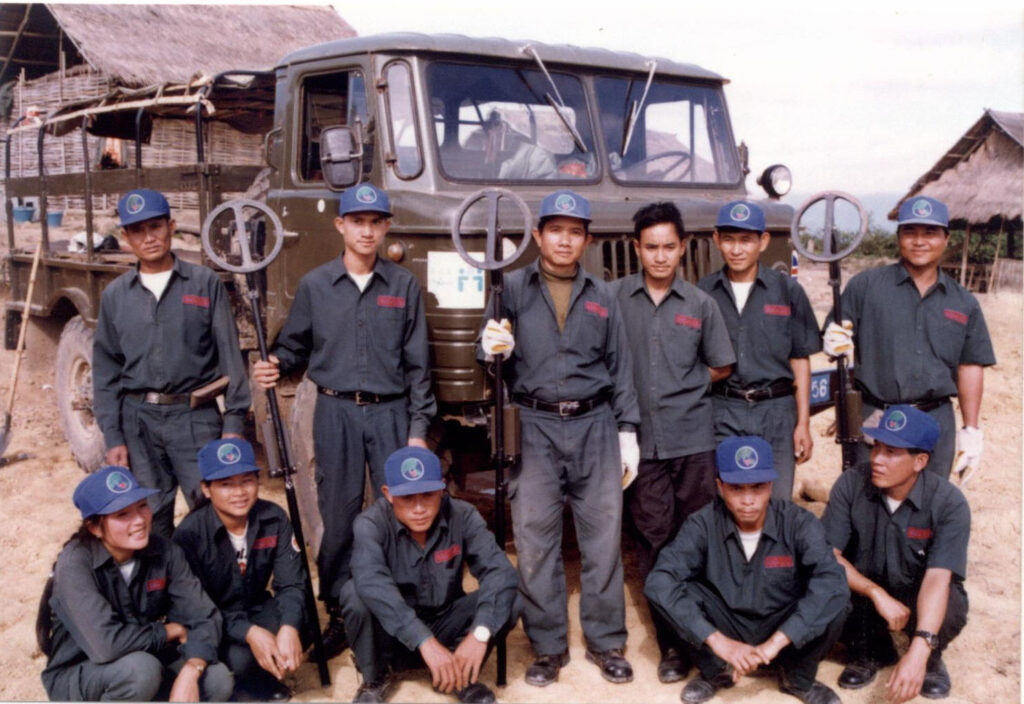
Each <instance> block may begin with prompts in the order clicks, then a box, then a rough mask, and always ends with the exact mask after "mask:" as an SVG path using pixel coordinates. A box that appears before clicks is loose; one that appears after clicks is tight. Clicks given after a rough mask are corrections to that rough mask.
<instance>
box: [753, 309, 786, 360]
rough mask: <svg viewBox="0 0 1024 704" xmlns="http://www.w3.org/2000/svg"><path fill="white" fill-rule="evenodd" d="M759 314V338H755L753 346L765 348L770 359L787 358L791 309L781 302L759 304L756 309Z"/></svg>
mask: <svg viewBox="0 0 1024 704" xmlns="http://www.w3.org/2000/svg"><path fill="white" fill-rule="evenodd" d="M758 312H759V313H760V316H761V325H760V327H761V334H762V337H761V339H760V340H755V341H754V344H755V346H757V347H759V348H762V347H763V348H765V349H767V351H768V353H769V355H770V356H771V358H772V359H774V360H777V361H779V362H782V361H785V360H788V359H789V353H790V350H792V349H793V343H792V325H793V314H792V309H791V308H790V307H789V306H788V305H785V304H782V303H764V304H761V310H760V311H758Z"/></svg>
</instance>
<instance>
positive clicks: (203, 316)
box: [168, 293, 213, 352]
mask: <svg viewBox="0 0 1024 704" xmlns="http://www.w3.org/2000/svg"><path fill="white" fill-rule="evenodd" d="M180 303H181V310H182V328H184V329H183V331H182V333H183V335H184V338H185V342H186V344H187V346H188V348H189V349H190V350H194V351H196V352H204V351H206V350H208V349H209V348H210V347H211V346H212V345H213V330H212V327H213V322H212V321H213V318H212V311H211V308H210V306H211V305H212V302H211V301H210V297H209V296H203V295H200V294H195V293H186V294H184V295H182V297H181V301H180ZM168 332H170V333H171V334H172V335H178V334H180V333H179V331H176V330H175V331H168Z"/></svg>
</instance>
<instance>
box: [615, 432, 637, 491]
mask: <svg viewBox="0 0 1024 704" xmlns="http://www.w3.org/2000/svg"><path fill="white" fill-rule="evenodd" d="M619 454H620V455H621V456H622V490H623V491H625V490H626V489H627V488H628V487H629V485H630V484H632V483H633V480H634V479H636V475H637V471H638V470H639V469H640V446H639V445H637V443H636V433H634V432H630V431H620V432H619Z"/></svg>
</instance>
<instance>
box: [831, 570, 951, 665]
mask: <svg viewBox="0 0 1024 704" xmlns="http://www.w3.org/2000/svg"><path fill="white" fill-rule="evenodd" d="M890 594H892V596H893V597H895V598H896V599H898V600H899V601H901V602H903V603H904V604H906V605H907V607H909V608H910V618H909V619H907V626H906V628H904V629H903V630H904V632H906V634H907V635H908V636H913V633H914V631H916V630H917V594H912V593H908V594H898V593H892V592H890ZM850 602H851V604H852V605H853V610H852V611H851V612H850V616H849V618H847V619H846V626H845V627H844V628H843V635H842V637H841V638H840V642H841V643H842V644H843V645H845V646H846V654H847V659H848V660H849V661H850V662H853V661H854V660H874V661H876V662H881V663H884V662H892V661H893V660H895V658H896V650H895V647H894V646H893V641H892V635H891V634H890V633H889V628H888V626H887V625H886V623H885V620H884V619H883V618H882V617H881V616H879V615H878V612H877V611H875V607H874V605H873V604H872V603H871V600H870V599H868V598H867V597H863V596H860V595H859V594H853V595H852V597H851V599H850ZM966 624H967V592H966V591H964V585H963V583H962V582H959V581H954V582H952V583H951V584H950V585H949V601H948V602H947V603H946V617H945V618H944V619H943V621H942V627H941V628H940V629H939V632H938V633H937V634H936V635H938V637H939V646H938V647H937V648H936V649H935V650H934V651H933V655H934V656H936V657H937V656H939V655H941V654H942V651H943V650H945V649H946V646H948V645H949V644H950V642H951V641H952V640H953V639H954V638H956V637H957V635H958V634H959V633H960V631H962V630H963V628H964V626H965V625H966Z"/></svg>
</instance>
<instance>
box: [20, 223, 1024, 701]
mask: <svg viewBox="0 0 1024 704" xmlns="http://www.w3.org/2000/svg"><path fill="white" fill-rule="evenodd" d="M65 236H66V235H65ZM801 279H802V281H803V283H804V285H805V286H806V287H807V288H808V290H809V292H810V294H811V298H812V301H813V303H814V306H815V309H816V311H817V312H818V314H819V317H824V314H825V312H826V310H827V309H828V307H829V306H830V304H831V294H830V292H829V290H828V287H827V276H826V274H825V271H824V269H823V268H821V267H814V266H804V267H803V269H802V273H801ZM2 295H3V296H4V297H5V298H6V295H7V294H6V291H4V292H2ZM981 302H982V306H983V308H984V311H985V315H986V318H987V320H988V325H989V328H990V330H991V331H992V334H993V337H994V340H995V347H996V355H997V357H998V359H999V364H998V365H996V366H995V367H993V368H991V369H989V370H988V371H987V373H986V393H985V403H984V408H983V410H982V427H983V428H984V429H985V432H986V437H987V439H988V442H987V447H986V452H985V455H984V457H983V468H982V473H981V476H980V477H979V478H976V479H975V480H974V481H973V482H972V484H971V485H970V486H968V487H967V489H966V494H967V496H968V498H969V500H970V503H971V506H972V509H973V517H974V522H973V531H972V539H971V546H970V555H969V578H968V581H967V591H968V592H969V594H970V600H971V611H970V618H969V623H968V625H967V627H966V629H965V630H964V632H963V634H962V635H961V636H960V638H959V639H957V640H956V641H955V642H954V643H953V644H952V646H951V647H950V649H949V651H948V655H947V658H946V662H947V664H948V666H949V670H950V672H951V674H952V678H953V683H954V688H953V696H952V697H951V698H950V699H949V700H948V701H950V702H982V701H1019V698H1020V626H1019V624H1020V575H1021V567H1020V555H1021V536H1020V532H1021V530H1020V529H1021V523H1020V521H1021V427H1022V423H1021V420H1022V418H1021V351H1020V349H1021V341H1022V313H1021V311H1022V298H1021V295H1020V294H1016V293H1000V294H994V295H989V296H981ZM54 348H55V341H54V340H53V339H52V338H51V337H47V336H46V335H44V334H42V333H41V332H40V331H38V330H33V331H32V334H31V335H30V337H29V341H28V352H27V354H26V359H25V363H24V366H23V368H22V375H21V379H20V381H19V386H18V397H17V402H16V406H15V410H14V419H13V427H12V436H11V440H10V445H9V447H8V448H7V452H6V456H7V457H12V456H15V455H17V454H18V453H22V452H25V453H29V454H30V455H31V458H30V459H28V460H25V461H20V462H15V463H12V464H10V465H8V466H6V467H3V468H0V497H2V498H0V502H2V503H0V506H2V513H0V564H2V565H4V566H5V567H4V569H3V585H4V589H5V598H3V599H2V600H0V642H3V643H4V645H5V647H4V648H2V649H0V700H39V699H44V698H45V692H44V690H43V688H42V685H41V683H40V680H39V673H40V672H41V671H42V669H43V667H44V664H45V659H44V657H43V656H42V655H41V653H40V652H39V650H38V648H37V647H36V643H35V634H34V622H35V615H36V608H37V604H38V601H39V594H40V591H41V589H42V586H43V582H44V580H45V579H46V575H47V574H48V572H49V569H50V566H51V564H52V563H53V560H54V559H55V558H56V556H57V553H58V551H59V549H60V546H61V545H62V544H63V541H64V540H65V539H66V538H67V537H68V536H69V535H70V534H71V532H72V531H73V530H74V529H75V527H76V526H77V523H78V516H77V512H76V511H75V510H74V509H73V507H72V504H71V500H70V495H71V491H72V489H73V487H74V486H75V484H76V483H77V482H78V481H79V480H80V478H81V470H80V469H79V468H78V466H77V465H76V464H75V462H74V460H73V459H72V458H71V454H70V452H69V450H68V447H67V445H66V443H65V442H64V439H63V437H62V434H61V430H60V427H59V424H58V422H57V417H56V404H55V397H54V389H53V386H52V384H53V369H52V365H53V356H54ZM13 358H14V353H13V352H9V351H0V393H2V395H0V398H2V399H6V396H7V389H8V379H9V376H10V370H11V367H12V364H13ZM814 362H815V367H818V366H824V365H825V364H826V361H825V360H824V359H823V358H822V359H820V360H817V359H816V360H814ZM830 422H831V413H830V412H829V413H824V414H821V415H819V416H817V417H815V418H814V420H813V424H812V425H813V429H814V435H815V442H816V446H815V451H814V459H813V460H812V462H811V463H810V466H809V467H808V466H807V465H804V468H801V469H800V475H801V476H802V477H803V478H805V479H807V480H810V481H812V482H813V483H816V484H817V483H821V484H824V485H826V486H828V485H831V482H832V481H834V479H835V477H836V476H837V475H838V473H839V466H840V462H839V448H838V446H837V445H835V444H834V443H833V438H832V437H828V436H826V431H827V428H828V425H829V423H830ZM264 495H265V496H269V497H270V498H272V499H276V500H278V501H280V502H281V503H283V501H284V496H283V490H282V488H281V485H280V482H279V481H276V480H272V481H267V482H266V483H265V484H264ZM804 503H805V505H807V506H808V507H809V508H811V510H813V511H815V512H816V513H819V514H820V512H821V510H822V508H823V505H822V504H820V503H814V502H804ZM182 510H183V507H182V504H181V502H180V501H179V511H182ZM627 545H628V543H627ZM513 557H514V556H513ZM625 559H626V569H627V587H626V602H627V625H628V628H629V643H628V649H627V656H628V657H629V658H630V659H631V661H632V663H633V666H634V669H635V672H636V677H635V680H634V682H633V683H631V684H628V685H612V684H609V683H606V682H605V681H604V680H602V679H601V677H600V675H599V673H598V670H597V668H595V667H594V666H593V665H591V664H590V663H588V662H586V661H585V659H584V646H583V640H582V635H581V632H580V629H579V621H578V606H579V598H578V597H579V567H578V558H576V557H575V556H569V559H568V563H569V564H568V568H569V570H568V571H569V581H570V588H571V594H570V603H569V614H570V620H571V623H570V643H571V646H570V653H571V657H572V662H571V663H570V664H569V665H568V666H567V667H566V668H565V669H564V670H563V671H562V676H561V679H560V681H559V682H558V683H556V684H554V685H552V686H550V687H547V688H545V689H537V688H534V687H530V686H528V685H526V684H525V683H524V682H523V673H524V671H525V669H526V666H527V665H528V664H529V662H530V660H531V654H530V651H529V646H528V643H527V640H526V637H525V634H524V633H523V631H522V629H521V628H516V629H515V630H514V631H513V632H512V633H511V635H510V636H509V639H508V652H509V664H508V682H509V684H508V686H506V687H505V688H503V689H501V690H498V696H499V699H501V700H503V701H535V702H565V701H575V702H625V701H629V702H676V701H678V697H679V692H680V689H681V685H678V684H673V685H662V684H659V683H658V681H657V677H656V674H655V672H656V666H657V647H656V645H655V642H654V637H653V634H652V632H651V626H650V619H649V616H648V612H647V608H646V604H645V602H644V599H643V595H642V591H641V584H640V582H639V580H638V579H637V577H636V571H635V565H634V561H633V559H632V555H631V554H630V553H629V552H628V548H627V551H626V555H625ZM330 669H331V674H332V678H333V686H332V687H331V688H330V689H329V690H324V689H321V688H320V687H319V682H318V680H317V676H316V669H315V666H314V665H312V664H307V665H305V666H303V668H302V669H301V670H300V672H299V673H298V676H297V677H295V678H293V679H292V682H291V683H292V684H293V685H294V686H295V688H296V690H297V691H298V694H297V696H296V699H297V700H301V701H317V700H327V699H331V700H341V701H347V700H349V699H350V698H351V697H352V695H353V693H354V692H355V689H356V687H357V686H358V680H357V676H356V671H355V669H354V667H353V664H352V657H351V654H350V652H349V651H346V652H345V653H343V654H342V655H341V656H339V657H338V658H335V659H334V660H332V661H331V663H330ZM840 670H841V665H840V664H839V663H838V662H837V661H836V660H831V659H830V660H826V661H825V662H823V663H822V666H821V669H820V671H819V678H820V679H821V680H823V681H824V682H826V683H828V684H830V685H832V686H834V685H835V681H836V678H837V677H838V675H839V672H840ZM886 676H887V672H884V673H883V675H882V677H880V678H879V680H877V681H876V682H875V683H874V684H873V685H871V686H870V687H868V688H866V689H864V690H860V691H857V692H845V691H842V697H843V700H844V701H846V702H875V701H882V700H883V697H884V681H885V678H886ZM494 678H495V663H494V658H493V657H492V658H491V660H490V661H489V662H488V664H487V665H486V667H485V668H484V672H483V676H482V679H483V681H484V682H486V683H488V684H491V685H493V683H494ZM755 697H756V700H757V701H759V702H761V701H763V702H792V701H795V700H794V699H792V698H790V697H787V696H784V695H781V694H779V693H778V691H777V689H776V685H775V682H774V679H763V678H746V679H744V680H743V681H742V682H741V683H740V684H739V685H738V686H737V687H735V688H734V689H732V690H728V691H725V692H723V693H721V695H720V697H719V700H720V701H725V702H730V701H731V702H739V701H748V700H751V699H753V698H755ZM392 700H393V701H423V702H434V701H438V702H440V701H452V699H451V698H450V697H447V696H444V695H440V694H437V693H435V692H433V691H432V690H431V688H430V684H429V679H428V678H427V677H426V676H425V673H424V672H414V673H410V674H409V675H408V676H406V677H404V678H403V679H402V681H401V684H400V685H399V687H398V688H397V690H396V691H395V694H394V695H393V696H392Z"/></svg>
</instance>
